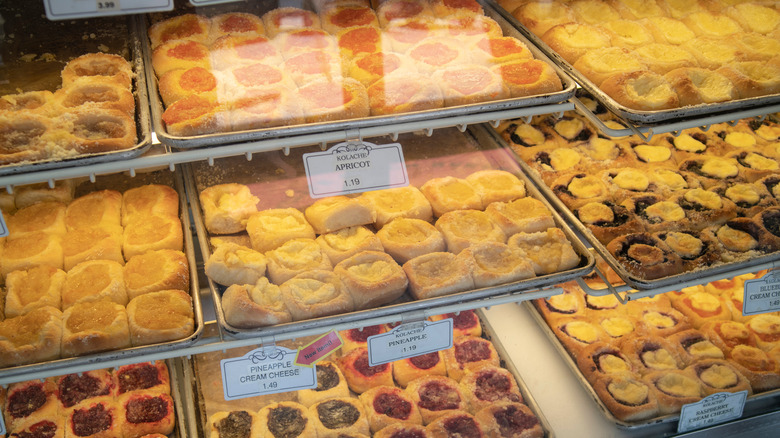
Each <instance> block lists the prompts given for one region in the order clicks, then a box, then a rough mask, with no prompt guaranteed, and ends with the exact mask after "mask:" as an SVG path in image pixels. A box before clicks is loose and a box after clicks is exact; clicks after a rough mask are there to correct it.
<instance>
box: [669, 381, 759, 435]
mask: <svg viewBox="0 0 780 438" xmlns="http://www.w3.org/2000/svg"><path fill="white" fill-rule="evenodd" d="M746 400H747V391H740V392H735V393H730V392H719V393H717V394H712V395H709V396H707V397H705V398H703V399H701V400H700V401H698V402H696V403H691V404H687V405H683V407H682V410H681V411H680V422H679V423H678V424H677V433H684V432H688V431H691V430H696V429H701V428H704V427H709V426H714V425H716V424H721V423H725V422H727V421H731V420H734V419H737V418H739V417H741V416H742V410H743V409H744V408H745V401H746Z"/></svg>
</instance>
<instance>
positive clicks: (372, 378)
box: [337, 348, 393, 394]
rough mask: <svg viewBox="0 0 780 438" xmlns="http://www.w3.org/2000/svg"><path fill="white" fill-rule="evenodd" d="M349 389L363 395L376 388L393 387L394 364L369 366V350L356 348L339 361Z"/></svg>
mask: <svg viewBox="0 0 780 438" xmlns="http://www.w3.org/2000/svg"><path fill="white" fill-rule="evenodd" d="M337 363H338V366H339V368H341V372H342V373H343V374H344V377H345V378H346V380H347V385H349V389H351V390H352V391H353V392H356V393H358V394H362V393H364V392H366V391H368V390H369V389H371V388H373V387H375V386H381V385H386V386H392V385H393V367H392V364H389V363H385V364H381V365H376V366H369V365H368V350H366V349H365V348H356V349H354V350H352V351H350V352H349V353H347V354H346V355H344V356H342V357H340V358H339V359H338V360H337Z"/></svg>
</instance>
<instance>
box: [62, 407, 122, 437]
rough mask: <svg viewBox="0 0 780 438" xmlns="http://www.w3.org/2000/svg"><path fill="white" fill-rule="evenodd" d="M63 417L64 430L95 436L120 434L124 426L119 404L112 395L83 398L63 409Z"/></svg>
mask: <svg viewBox="0 0 780 438" xmlns="http://www.w3.org/2000/svg"><path fill="white" fill-rule="evenodd" d="M65 417H66V418H65V430H66V431H68V432H70V431H78V432H79V433H82V434H88V436H92V437H95V438H109V437H112V436H118V435H121V434H122V433H123V431H124V426H125V425H124V416H123V415H122V413H121V412H120V406H119V404H118V403H117V402H116V401H115V400H114V398H113V397H95V398H91V399H87V400H84V401H82V402H81V403H79V404H77V405H75V406H73V407H72V408H70V409H68V410H67V411H65ZM69 435H70V433H69ZM73 435H76V434H75V433H74V434H73Z"/></svg>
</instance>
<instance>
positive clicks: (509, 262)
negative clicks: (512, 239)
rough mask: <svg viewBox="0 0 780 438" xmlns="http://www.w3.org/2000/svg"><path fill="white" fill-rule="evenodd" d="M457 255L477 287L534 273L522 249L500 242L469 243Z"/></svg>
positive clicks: (508, 281)
mask: <svg viewBox="0 0 780 438" xmlns="http://www.w3.org/2000/svg"><path fill="white" fill-rule="evenodd" d="M447 214H450V213H447ZM445 236H446V233H445ZM445 238H446V237H445ZM458 257H460V258H462V259H464V261H465V263H466V265H467V266H468V267H469V270H470V271H471V278H472V279H473V280H474V286H475V287H477V288H482V287H489V286H495V285H498V284H504V283H511V282H515V281H519V280H523V279H526V278H531V277H534V276H535V275H536V274H535V272H534V266H532V264H531V261H530V260H529V259H528V257H526V253H525V252H524V251H520V250H518V248H512V247H509V246H508V245H506V244H504V243H500V242H477V243H471V244H469V246H468V247H467V248H465V249H463V250H462V251H461V252H460V253H459V254H458Z"/></svg>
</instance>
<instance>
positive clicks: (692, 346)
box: [668, 329, 725, 365]
mask: <svg viewBox="0 0 780 438" xmlns="http://www.w3.org/2000/svg"><path fill="white" fill-rule="evenodd" d="M668 339H669V341H670V342H671V343H672V345H674V346H675V347H676V348H677V352H678V353H679V354H680V357H681V358H682V360H683V362H684V363H685V364H686V365H691V364H692V363H694V362H698V361H702V360H708V359H723V358H725V355H724V354H723V350H721V349H720V348H718V347H717V346H716V345H715V344H713V343H712V342H711V341H710V340H709V339H708V338H707V337H706V336H704V335H703V334H702V333H701V332H700V331H699V330H696V329H690V330H683V331H681V332H677V333H675V334H673V335H671V336H669V337H668Z"/></svg>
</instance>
